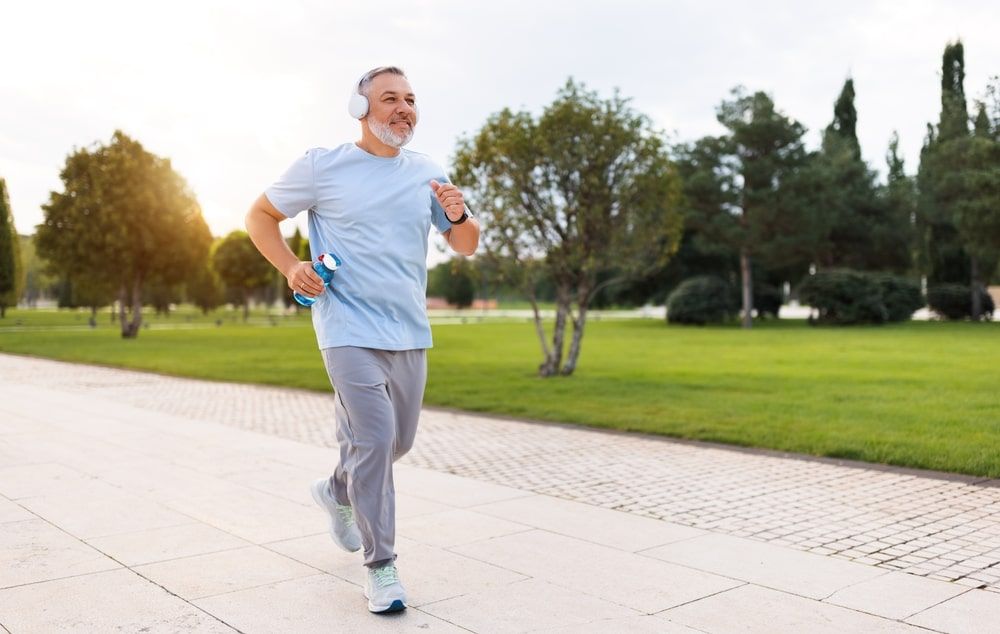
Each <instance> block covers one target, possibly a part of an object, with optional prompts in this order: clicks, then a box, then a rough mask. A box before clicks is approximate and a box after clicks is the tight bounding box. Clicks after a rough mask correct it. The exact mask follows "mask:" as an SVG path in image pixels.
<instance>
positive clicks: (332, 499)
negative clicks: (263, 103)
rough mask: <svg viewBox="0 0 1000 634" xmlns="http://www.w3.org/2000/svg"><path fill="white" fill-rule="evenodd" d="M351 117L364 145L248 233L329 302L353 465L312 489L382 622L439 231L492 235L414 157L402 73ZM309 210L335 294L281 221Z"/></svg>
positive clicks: (341, 424)
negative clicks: (397, 467) (332, 264)
mask: <svg viewBox="0 0 1000 634" xmlns="http://www.w3.org/2000/svg"><path fill="white" fill-rule="evenodd" d="M348 110H349V112H350V113H351V115H352V116H354V117H355V118H357V119H359V120H360V121H361V140H360V141H357V142H355V143H345V144H344V145H341V146H338V147H336V148H333V149H325V148H314V149H311V150H309V151H308V152H306V153H305V155H303V156H302V157H301V158H299V159H298V160H297V161H295V162H294V163H292V165H291V167H289V168H288V170H287V171H286V172H285V174H284V175H283V176H282V177H281V178H280V179H279V180H278V181H277V182H276V183H274V184H273V185H271V187H269V188H268V189H267V190H266V191H265V192H264V193H263V194H262V195H261V196H260V197H259V198H258V199H257V201H256V202H254V204H253V206H252V207H251V209H250V211H249V213H247V216H246V226H247V231H248V232H249V234H250V238H251V239H252V240H253V243H254V244H255V245H256V246H257V248H258V249H259V250H260V252H261V253H262V254H263V255H264V257H265V258H267V259H268V261H269V262H271V264H273V265H274V266H275V267H276V268H277V269H278V270H279V271H281V273H282V274H283V275H284V276H285V277H286V278H287V280H288V286H289V288H291V289H293V290H295V291H298V292H299V293H302V294H303V295H306V296H309V297H317V296H318V297H319V299H318V300H317V301H316V303H315V304H313V306H312V317H313V328H314V329H315V331H316V339H317V342H318V344H319V348H320V350H321V353H322V356H323V362H324V364H325V366H326V370H327V374H328V375H329V377H330V383H331V384H332V385H333V388H334V390H335V392H336V403H335V410H334V411H335V414H334V417H335V420H336V425H337V441H338V442H339V444H340V462H339V464H337V466H336V469H335V470H334V472H333V475H331V476H329V477H326V478H321V479H320V480H319V481H317V482H316V483H314V484H313V486H312V495H313V499H315V500H316V502H317V503H318V504H319V505H320V507H321V508H323V509H324V510H325V511H326V512H327V513H328V514H329V516H330V534H331V536H332V537H333V540H334V542H336V543H337V545H338V546H340V547H341V548H343V549H344V550H347V551H350V552H354V551H357V550H359V549H360V548H362V547H363V548H364V565H365V566H366V567H367V568H368V570H367V578H366V583H365V596H366V597H367V598H368V609H369V610H371V611H372V612H393V611H397V610H402V609H404V608H405V607H406V594H405V591H404V589H403V586H402V584H401V583H400V581H399V574H398V572H397V570H396V565H395V559H396V553H395V551H394V550H393V548H394V542H395V532H396V525H395V517H396V510H395V490H394V488H393V478H392V463H393V462H394V461H396V460H398V459H399V458H401V457H402V456H403V455H404V454H405V453H406V452H407V451H409V450H410V448H411V447H412V446H413V440H414V437H415V435H416V431H417V419H418V418H419V415H420V406H421V402H422V400H423V395H424V384H425V381H426V377H427V360H426V354H425V353H426V349H427V348H430V347H431V345H432V343H431V329H430V324H429V323H428V321H427V310H426V300H425V294H426V285H427V265H426V261H427V237H428V233H429V231H430V228H431V226H432V225H433V226H434V227H436V228H437V230H438V231H440V232H441V233H442V234H443V235H444V237H445V239H446V240H447V241H448V244H449V245H450V246H451V248H452V249H454V250H455V251H457V252H458V253H461V254H463V255H472V254H473V253H474V252H475V250H476V247H477V246H478V244H479V224H478V222H477V221H476V220H475V219H473V218H472V217H471V216H470V215H469V212H468V209H467V207H466V206H465V203H464V201H463V198H462V193H461V192H460V191H459V190H458V189H457V188H456V187H455V186H453V185H451V184H449V183H448V179H447V177H446V176H445V173H444V170H442V169H441V168H440V167H439V166H438V165H437V164H435V163H434V162H433V161H432V160H430V159H429V158H428V157H427V156H424V155H423V154H419V153H417V152H411V151H409V150H404V149H402V147H403V146H404V145H406V144H407V143H408V142H409V141H410V139H411V138H412V136H413V130H414V128H415V127H416V125H417V120H418V110H417V103H416V97H415V96H414V94H413V89H412V88H411V87H410V83H409V82H408V81H407V79H406V76H405V75H404V74H403V71H402V70H400V69H399V68H396V67H380V68H376V69H374V70H371V71H369V72H367V73H365V75H364V76H363V77H362V78H361V79H360V81H359V82H358V83H357V84H356V85H355V86H354V87H353V88H352V94H351V99H350V102H349V106H348ZM303 210H308V211H309V247H310V250H311V252H312V253H311V255H312V259H313V260H315V259H316V258H317V257H318V256H319V254H321V253H326V252H330V253H333V254H335V255H336V256H337V257H339V258H340V260H341V262H342V265H341V267H340V269H338V270H337V273H336V276H335V278H334V280H333V284H332V285H331V288H330V290H324V289H323V286H322V284H323V282H322V280H321V279H320V277H319V276H318V275H317V274H316V272H315V271H313V270H312V268H311V262H301V261H299V258H298V257H296V255H295V254H293V253H292V252H291V250H290V249H289V248H288V246H287V245H286V244H285V240H284V239H283V238H282V236H281V232H280V231H279V229H278V223H280V222H281V221H282V220H285V219H286V218H291V217H293V216H295V215H297V214H299V213H300V212H301V211H303Z"/></svg>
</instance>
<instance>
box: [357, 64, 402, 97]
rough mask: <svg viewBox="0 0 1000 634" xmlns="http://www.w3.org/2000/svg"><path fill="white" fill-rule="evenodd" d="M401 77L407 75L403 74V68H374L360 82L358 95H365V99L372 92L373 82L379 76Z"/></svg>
mask: <svg viewBox="0 0 1000 634" xmlns="http://www.w3.org/2000/svg"><path fill="white" fill-rule="evenodd" d="M385 74H389V75H399V76H400V77H403V78H405V77H406V73H404V72H403V69H402V68H399V67H398V66H379V67H378V68H373V69H371V70H370V71H368V72H367V73H365V74H364V76H363V77H361V81H359V82H358V94H361V95H364V96H365V97H367V96H368V94H369V93H370V92H371V89H372V80H373V79H375V78H376V77H378V76H379V75H385Z"/></svg>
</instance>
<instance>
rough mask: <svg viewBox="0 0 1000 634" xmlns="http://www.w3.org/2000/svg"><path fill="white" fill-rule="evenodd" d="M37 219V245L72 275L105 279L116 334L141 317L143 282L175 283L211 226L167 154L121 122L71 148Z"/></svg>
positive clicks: (126, 332) (200, 255)
mask: <svg viewBox="0 0 1000 634" xmlns="http://www.w3.org/2000/svg"><path fill="white" fill-rule="evenodd" d="M60 177H61V178H62V181H63V185H64V191H63V192H52V193H51V194H50V197H49V202H48V203H47V204H46V205H44V206H43V210H44V212H45V219H44V221H43V223H42V224H40V225H39V226H38V232H37V234H36V245H37V248H38V253H39V255H41V256H42V257H43V258H45V259H46V260H48V261H49V262H50V263H52V264H53V265H54V266H57V267H59V268H60V270H63V271H66V272H67V273H68V274H69V275H70V276H71V278H72V279H73V280H74V281H76V280H80V281H82V282H84V283H100V284H104V283H107V284H110V285H111V286H112V287H113V288H115V289H116V291H117V294H118V300H119V306H120V312H119V321H120V323H121V333H122V337H123V338H129V339H131V338H135V337H137V336H138V334H139V329H140V326H141V325H142V298H143V289H144V287H145V286H146V285H147V284H150V283H162V284H168V285H169V284H177V283H179V282H182V281H183V280H184V279H186V278H187V276H188V275H190V274H191V273H192V272H194V271H195V270H196V268H197V265H198V262H200V261H201V260H203V259H204V258H205V254H206V252H207V250H208V247H209V244H210V243H211V233H210V232H209V230H208V226H207V225H206V224H205V220H204V218H203V217H202V214H201V208H200V207H199V206H198V203H197V201H196V200H195V197H194V194H193V193H192V192H191V190H190V189H189V188H188V186H187V184H186V183H185V182H184V179H183V178H181V176H180V175H178V174H177V173H176V172H175V171H174V170H173V168H172V167H171V164H170V160H169V159H164V158H160V157H158V156H155V155H154V154H151V153H149V152H147V151H146V150H145V149H144V148H143V147H142V145H141V144H140V143H139V142H137V141H135V140H133V139H131V138H129V137H128V136H127V135H125V134H124V133H123V132H121V131H120V130H117V131H115V133H114V135H112V137H111V142H110V143H109V144H107V145H95V146H93V147H91V148H89V149H87V148H85V149H78V150H75V151H74V152H73V153H72V154H70V155H69V156H68V157H67V159H66V164H65V166H64V167H63V169H62V172H61V173H60Z"/></svg>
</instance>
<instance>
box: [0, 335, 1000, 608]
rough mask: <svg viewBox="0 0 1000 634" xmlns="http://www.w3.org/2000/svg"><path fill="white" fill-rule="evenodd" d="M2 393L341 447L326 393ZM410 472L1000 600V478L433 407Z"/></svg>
mask: <svg viewBox="0 0 1000 634" xmlns="http://www.w3.org/2000/svg"><path fill="white" fill-rule="evenodd" d="M2 383H6V384H11V385H16V384H25V385H34V386H42V387H52V388H58V389H60V390H67V391H75V392H85V393H87V394H93V395H96V396H100V397H103V398H108V399H113V400H114V401H116V402H121V403H127V404H129V405H132V406H135V407H139V408H143V409H147V410H151V411H156V412H160V413H164V414H170V415H172V416H177V417H182V418H188V419H193V420H203V421H214V422H217V423H222V424H225V425H230V426H234V427H238V428H241V429H247V430H254V431H259V432H264V433H267V434H272V435H275V436H280V437H282V438H286V439H291V440H296V441H300V442H305V443H310V444H314V445H320V446H325V447H335V446H336V439H335V437H334V431H333V425H332V409H333V401H332V397H331V396H330V395H329V394H321V393H313V392H308V391H302V390H292V389H284V388H271V387H262V386H256V385H241V384H229V383H217V382H208V381H198V380H190V379H182V378H175V377H166V376H161V375H156V374H150V373H143V372H134V371H128V370H119V369H111V368H99V367H93V366H87V367H86V368H82V367H81V366H78V365H73V364H68V363H60V362H55V361H49V360H42V359H32V358H27V357H19V356H13V355H2V354H0V384H2ZM331 455H332V454H331ZM402 462H403V463H404V464H407V465H411V466H415V467H421V468H427V469H433V470H437V471H441V472H445V473H450V474H455V475H460V476H464V477H468V478H474V479H477V480H481V481H485V482H491V483H495V484H500V485H504V486H509V487H513V488H517V489H522V490H526V491H532V492H535V493H539V494H545V495H549V496H554V497H559V498H563V499H566V500H574V501H579V502H584V503H587V504H590V505H595V506H600V507H604V508H607V509H615V510H619V511H625V512H628V513H630V514H634V515H637V516H645V517H651V518H657V519H662V520H666V521H669V522H671V523H676V524H681V525H685V526H689V527H692V528H696V529H702V530H707V531H711V532H713V533H723V534H727V535H731V536H735V537H743V538H749V539H751V540H755V541H759V542H766V543H768V544H771V545H776V546H784V547H790V548H793V549H797V550H802V551H808V552H810V553H816V554H821V555H827V556H829V557H831V558H835V559H846V560H850V561H853V562H858V563H863V564H869V565H873V566H877V567H879V568H882V569H885V570H888V571H898V572H904V573H909V574H911V575H919V576H923V577H929V578H931V579H935V580H941V581H948V582H953V583H955V584H959V585H961V586H967V587H972V588H982V589H985V590H989V591H992V592H996V593H1000V481H997V480H989V479H984V478H974V477H965V476H952V475H945V474H934V473H929V472H920V471H910V470H903V469H892V468H884V467H877V466H870V465H860V464H857V463H853V464H852V463H841V462H838V461H832V460H819V459H809V458H804V457H797V456H785V455H778V454H775V453H771V452H759V451H748V450H739V449H735V448H726V447H720V446H716V445H710V444H705V443H690V442H677V441H671V440H667V439H660V438H653V437H650V436H646V435H637V434H623V433H614V432H603V431H597V430H588V429H583V428H580V427H576V426H570V425H554V424H541V423H531V422H521V421H514V420H504V419H499V418H492V417H485V416H475V415H469V414H465V413H457V412H449V411H441V410H435V409H430V408H428V409H425V411H424V413H423V416H422V418H421V428H420V432H419V433H418V436H417V443H416V446H415V447H414V449H413V450H412V451H411V453H410V454H409V455H407V456H406V457H405V458H404V459H403V461H402Z"/></svg>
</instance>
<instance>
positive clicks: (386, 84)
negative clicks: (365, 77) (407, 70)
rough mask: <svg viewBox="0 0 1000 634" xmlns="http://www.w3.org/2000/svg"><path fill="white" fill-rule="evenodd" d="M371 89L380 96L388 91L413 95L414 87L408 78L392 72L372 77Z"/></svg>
mask: <svg viewBox="0 0 1000 634" xmlns="http://www.w3.org/2000/svg"><path fill="white" fill-rule="evenodd" d="M371 90H372V92H373V93H375V94H376V95H379V96H381V95H384V94H385V93H387V92H394V93H398V94H405V95H410V96H412V95H413V88H411V87H410V82H409V81H407V80H406V77H403V76H402V75H395V74H392V73H383V74H381V75H379V76H378V77H375V78H374V79H372V88H371Z"/></svg>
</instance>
